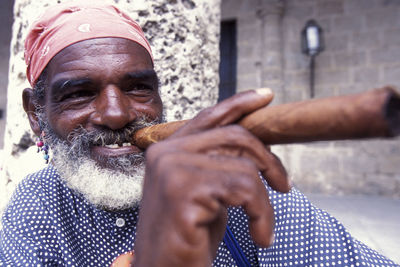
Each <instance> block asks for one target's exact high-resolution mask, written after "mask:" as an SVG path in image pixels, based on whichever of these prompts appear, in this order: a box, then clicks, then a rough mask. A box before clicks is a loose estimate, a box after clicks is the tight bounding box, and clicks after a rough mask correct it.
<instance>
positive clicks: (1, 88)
mask: <svg viewBox="0 0 400 267" xmlns="http://www.w3.org/2000/svg"><path fill="white" fill-rule="evenodd" d="M13 3H14V1H12V0H10V1H0V25H1V28H0V58H1V59H2V60H1V61H0V109H1V110H3V117H2V118H0V153H1V149H3V140H4V128H5V126H6V118H5V115H6V114H5V112H6V108H7V82H8V58H9V57H10V39H11V27H12V20H13V15H12V8H13ZM1 158H2V157H1V155H0V164H1Z"/></svg>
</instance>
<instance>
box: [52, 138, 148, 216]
mask: <svg viewBox="0 0 400 267" xmlns="http://www.w3.org/2000/svg"><path fill="white" fill-rule="evenodd" d="M68 149H69V148H68V147H66V146H65V145H64V144H57V145H55V146H53V147H52V150H53V152H55V153H53V155H54V156H53V157H52V158H53V159H52V163H53V164H54V166H55V167H56V169H57V170H58V171H59V173H60V175H61V179H62V180H63V181H65V182H66V184H67V186H68V187H69V188H71V189H73V190H75V191H76V192H78V193H80V194H82V195H83V197H84V198H86V199H87V201H89V202H90V203H92V204H93V205H95V206H97V207H99V208H103V209H107V210H123V209H127V208H130V207H133V206H136V205H138V204H139V202H140V200H141V198H142V186H143V178H144V173H145V163H144V160H143V161H141V162H139V163H137V164H135V165H134V166H132V165H131V164H130V162H129V163H128V162H125V165H128V164H129V167H127V168H125V169H129V170H127V172H122V171H120V170H111V169H107V168H102V167H99V166H98V165H97V163H96V162H95V160H93V159H91V158H88V157H84V156H81V157H79V159H77V160H76V159H74V160H71V159H69V158H68V156H65V155H67V153H68V152H67V151H68ZM122 161H123V159H122ZM127 173H129V174H127Z"/></svg>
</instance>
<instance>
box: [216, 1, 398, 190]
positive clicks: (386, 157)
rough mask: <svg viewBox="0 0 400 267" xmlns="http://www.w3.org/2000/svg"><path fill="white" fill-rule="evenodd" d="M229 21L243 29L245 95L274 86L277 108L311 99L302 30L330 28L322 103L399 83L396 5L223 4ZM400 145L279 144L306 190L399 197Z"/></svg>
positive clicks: (319, 91)
mask: <svg viewBox="0 0 400 267" xmlns="http://www.w3.org/2000/svg"><path fill="white" fill-rule="evenodd" d="M221 16H222V19H223V20H224V19H236V20H237V25H238V29H237V30H238V34H237V36H238V37H237V38H238V40H237V42H238V76H237V79H238V80H237V84H238V88H237V90H238V91H243V90H246V89H250V88H255V87H261V86H268V87H271V88H272V89H274V90H275V92H276V95H277V97H276V99H275V101H274V103H275V104H278V103H282V102H293V101H298V100H304V99H308V98H309V96H310V89H309V58H308V57H307V56H306V55H304V54H302V53H301V46H300V32H301V30H302V28H303V27H304V25H305V23H306V21H307V20H308V19H315V20H316V21H317V22H318V23H319V24H320V25H321V27H322V28H323V31H324V36H325V46H326V47H325V51H323V52H322V53H321V54H320V55H318V56H317V57H316V69H315V75H316V80H315V92H316V97H326V96H333V95H340V94H349V93H357V92H361V91H364V90H368V89H371V88H376V87H382V86H384V85H387V84H391V85H395V86H396V85H397V86H398V85H399V84H400V2H399V1H395V0H385V1H383V0H351V1H345V0H325V1H318V0H286V1H278V0H268V1H267V0H265V1H257V0H223V1H222V8H221ZM399 140H400V139H396V140H394V141H387V140H374V141H360V142H359V141H357V142H344V141H343V142H323V143H317V144H312V145H287V146H276V147H274V148H273V150H274V151H275V152H276V153H277V154H278V155H279V156H280V157H281V158H282V160H283V162H284V163H285V165H286V167H287V169H288V170H289V172H290V174H291V176H292V177H293V180H294V182H295V183H296V184H297V186H298V187H300V188H301V189H303V190H304V191H309V192H323V193H330V194H347V193H351V194H377V195H387V196H396V197H400V164H399V163H400V145H399Z"/></svg>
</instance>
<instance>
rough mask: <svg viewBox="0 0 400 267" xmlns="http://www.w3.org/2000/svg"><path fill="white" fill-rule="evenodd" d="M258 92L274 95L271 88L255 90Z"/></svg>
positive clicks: (263, 94)
mask: <svg viewBox="0 0 400 267" xmlns="http://www.w3.org/2000/svg"><path fill="white" fill-rule="evenodd" d="M255 91H256V93H257V94H259V95H262V96H265V95H272V90H271V89H269V88H258V89H256V90H255Z"/></svg>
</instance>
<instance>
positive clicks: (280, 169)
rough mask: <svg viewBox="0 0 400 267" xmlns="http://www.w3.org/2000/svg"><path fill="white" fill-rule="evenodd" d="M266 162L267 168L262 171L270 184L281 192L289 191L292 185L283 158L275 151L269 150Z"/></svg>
mask: <svg viewBox="0 0 400 267" xmlns="http://www.w3.org/2000/svg"><path fill="white" fill-rule="evenodd" d="M264 162H265V166H266V168H265V169H264V170H262V171H261V173H262V175H263V177H264V179H265V180H266V181H267V182H268V185H269V186H271V187H272V188H273V189H275V190H277V191H279V192H282V193H287V192H289V191H290V189H291V187H292V186H291V183H290V179H289V176H288V174H287V172H286V169H285V167H284V166H283V164H282V162H281V160H280V159H279V158H278V157H277V156H276V155H275V154H274V153H272V152H269V153H267V155H266V157H265V158H264Z"/></svg>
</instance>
